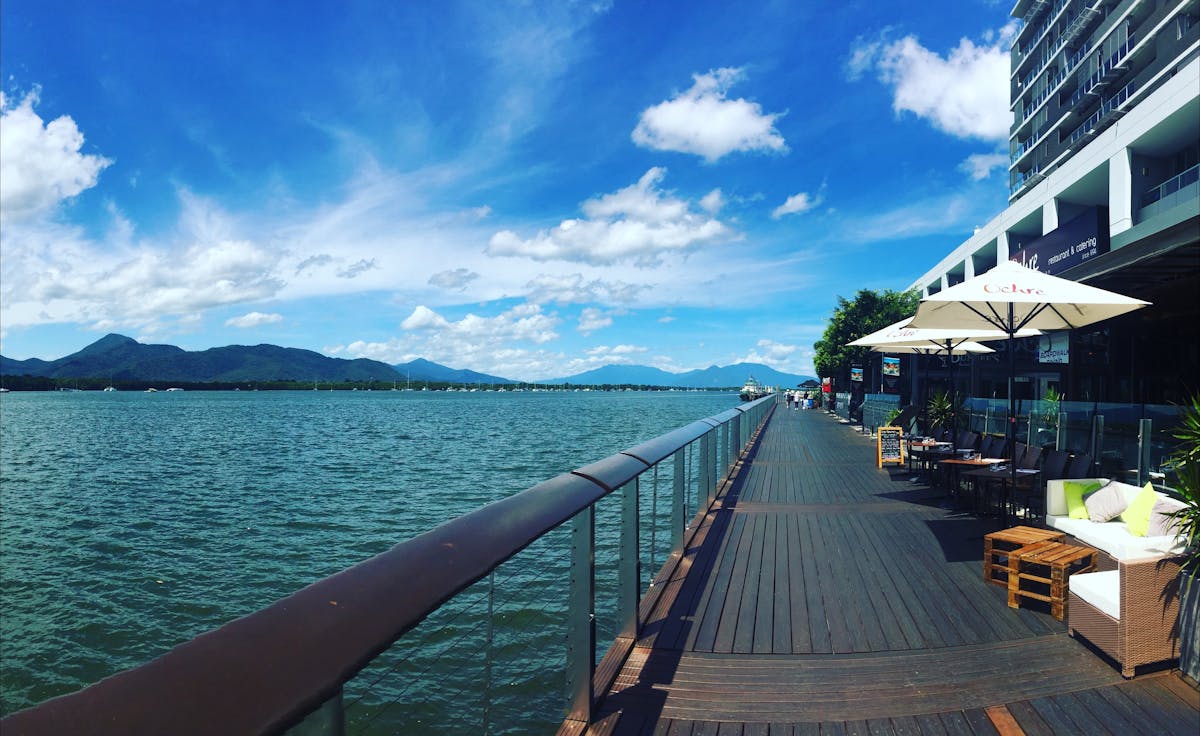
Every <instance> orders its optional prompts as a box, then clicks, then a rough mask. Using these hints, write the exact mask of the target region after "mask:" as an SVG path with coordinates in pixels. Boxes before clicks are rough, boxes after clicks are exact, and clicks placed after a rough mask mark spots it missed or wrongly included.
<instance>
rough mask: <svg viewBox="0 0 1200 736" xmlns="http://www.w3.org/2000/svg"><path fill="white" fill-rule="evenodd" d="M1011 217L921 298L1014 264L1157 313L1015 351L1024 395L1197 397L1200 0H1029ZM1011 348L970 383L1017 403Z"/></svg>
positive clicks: (947, 264)
mask: <svg viewBox="0 0 1200 736" xmlns="http://www.w3.org/2000/svg"><path fill="white" fill-rule="evenodd" d="M1012 14H1013V15H1014V16H1015V17H1017V18H1020V19H1021V20H1022V21H1023V23H1022V26H1021V30H1020V31H1019V32H1018V33H1017V35H1016V37H1015V39H1014V41H1013V46H1012V71H1011V76H1010V91H1011V96H1010V100H1011V104H1012V112H1013V123H1012V128H1011V130H1010V137H1009V151H1010V158H1009V164H1010V165H1009V175H1008V185H1009V205H1008V207H1007V208H1006V209H1005V210H1004V211H1003V212H1002V213H1000V214H999V215H998V216H997V217H996V218H994V219H993V220H992V221H991V222H989V223H988V224H987V225H986V226H984V227H982V228H980V229H979V230H977V231H976V232H975V234H974V235H973V236H972V237H971V238H969V239H968V240H967V241H966V242H964V243H962V244H960V245H959V246H958V247H957V248H955V249H954V250H953V251H952V252H951V253H950V254H949V255H947V256H946V257H945V258H944V259H943V260H942V261H941V262H940V263H938V264H937V265H935V266H934V267H933V268H932V269H930V270H929V271H928V272H926V273H925V274H924V275H922V276H921V277H920V278H919V279H918V280H917V281H916V282H915V283H913V284H912V285H911V286H910V288H913V289H917V290H919V291H921V292H922V293H924V294H931V293H935V292H937V291H940V290H941V289H945V288H947V287H949V286H953V285H954V284H957V283H960V282H962V281H964V280H966V279H969V278H972V277H973V276H975V275H977V274H981V273H983V272H985V271H987V270H989V269H991V268H992V267H993V266H995V265H996V264H997V263H999V262H1001V261H1003V260H1005V259H1010V260H1016V261H1020V262H1022V263H1024V264H1025V265H1027V266H1029V267H1031V268H1036V269H1037V270H1039V271H1042V272H1045V273H1051V274H1054V275H1057V276H1060V277H1063V278H1068V279H1072V280H1075V281H1080V282H1085V283H1088V284H1090V285H1093V286H1097V287H1100V288H1104V289H1109V290H1112V291H1116V292H1119V293H1122V294H1126V295H1129V296H1134V297H1137V298H1140V299H1145V300H1147V301H1150V302H1152V303H1153V306H1151V307H1149V308H1146V309H1142V310H1139V311H1136V312H1134V313H1132V314H1129V315H1125V316H1123V317H1119V318H1116V319H1113V320H1109V321H1107V322H1104V323H1100V324H1097V325H1092V326H1089V327H1085V328H1081V329H1079V330H1074V331H1072V332H1071V333H1069V334H1058V335H1046V336H1044V337H1042V338H1031V339H1029V340H1026V341H1023V342H1022V343H1021V344H1020V345H1019V346H1018V354H1017V359H1018V364H1019V366H1020V369H1021V370H1020V374H1021V376H1022V381H1021V382H1019V383H1018V384H1017V385H1016V387H1015V393H1016V394H1017V398H1029V399H1036V398H1041V397H1042V395H1044V394H1045V392H1046V390H1047V389H1049V388H1054V389H1056V390H1057V391H1059V392H1060V393H1061V394H1064V395H1065V396H1066V398H1067V399H1068V400H1071V401H1095V402H1120V403H1176V402H1181V401H1182V400H1184V399H1185V398H1186V397H1187V396H1189V395H1191V394H1193V393H1196V392H1197V391H1200V0H1018V1H1017V3H1016V5H1015V6H1014V7H1013V10H1012ZM1006 361H1007V357H1006V356H1005V355H1004V354H1003V352H1002V351H1001V352H999V353H998V354H997V355H996V356H993V357H992V358H991V359H990V361H989V360H987V359H984V360H976V361H975V364H974V368H973V370H971V371H970V372H967V375H969V376H970V378H969V380H970V385H969V386H967V385H965V384H964V386H963V388H965V389H967V390H969V391H970V392H971V393H972V394H973V395H975V396H1006V395H1007V390H1008V389H1007V371H1006Z"/></svg>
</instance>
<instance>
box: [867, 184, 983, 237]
mask: <svg viewBox="0 0 1200 736" xmlns="http://www.w3.org/2000/svg"><path fill="white" fill-rule="evenodd" d="M991 204H993V203H992V202H991V201H989V200H988V199H987V198H983V197H980V196H978V195H977V193H974V192H970V191H968V192H956V193H954V194H951V195H947V196H940V197H930V198H927V199H923V200H918V201H915V202H910V203H907V204H903V205H900V206H898V207H895V208H893V209H891V210H887V211H885V212H872V213H867V214H864V215H861V216H858V217H854V218H848V219H847V220H846V229H845V232H844V237H845V238H846V239H848V240H851V241H856V242H872V241H889V240H897V239H901V238H910V237H916V236H918V235H929V234H932V233H950V232H955V231H965V230H968V229H970V227H971V224H972V223H975V222H980V221H986V220H990V219H991V218H992V215H993V214H994V213H993V212H991V210H990V209H988V207H989V206H991Z"/></svg>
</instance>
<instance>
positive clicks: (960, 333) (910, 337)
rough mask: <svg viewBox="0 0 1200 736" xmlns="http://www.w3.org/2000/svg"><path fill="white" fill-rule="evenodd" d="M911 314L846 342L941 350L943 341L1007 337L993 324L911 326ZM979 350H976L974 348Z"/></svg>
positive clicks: (1024, 334)
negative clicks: (929, 347) (964, 327)
mask: <svg viewBox="0 0 1200 736" xmlns="http://www.w3.org/2000/svg"><path fill="white" fill-rule="evenodd" d="M914 319H915V318H914V317H906V318H904V319H902V320H900V321H899V322H896V323H894V324H890V325H888V326H887V327H884V328H883V329H881V330H876V331H875V332H872V333H871V334H869V335H863V336H862V337H860V338H858V339H857V340H854V341H853V342H848V343H846V344H847V345H854V346H868V347H875V346H877V345H932V346H936V347H937V348H939V349H941V350H945V349H946V346H947V345H950V346H953V345H958V344H961V343H964V342H967V341H968V340H975V341H979V340H1000V339H1003V338H1005V337H1008V333H1007V332H1005V331H1003V330H1001V329H999V328H997V327H995V326H984V327H981V328H979V327H977V328H970V329H962V328H960V327H957V326H955V325H951V326H949V327H946V328H935V329H930V328H926V327H915V326H913V324H912V322H913V320H914ZM1040 334H1041V332H1039V331H1038V330H1022V331H1021V332H1020V333H1019V334H1018V335H1017V337H1034V336H1035V335H1040ZM975 352H979V351H975Z"/></svg>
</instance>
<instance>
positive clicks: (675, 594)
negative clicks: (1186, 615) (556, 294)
mask: <svg viewBox="0 0 1200 736" xmlns="http://www.w3.org/2000/svg"><path fill="white" fill-rule="evenodd" d="M999 528H1000V523H999V521H998V520H996V519H989V518H979V517H976V516H973V515H969V514H965V513H961V512H958V511H956V510H954V509H953V508H951V507H950V506H949V505H948V504H947V503H946V499H945V498H944V497H942V495H941V494H940V493H939V492H937V491H935V490H933V489H930V488H929V487H927V486H924V485H915V484H913V483H910V482H909V475H908V473H905V472H896V471H894V470H893V471H889V470H881V469H879V468H877V466H876V463H875V447H874V444H873V443H872V442H870V441H868V440H867V439H865V438H864V437H863V436H862V435H860V434H858V433H857V432H856V431H855V430H854V429H852V428H851V427H850V426H848V425H847V424H845V423H839V422H838V421H836V419H834V418H831V417H830V415H828V414H826V413H824V412H815V411H777V412H776V413H775V414H774V416H772V417H771V420H770V422H769V423H768V425H767V427H766V428H765V430H764V432H763V433H762V435H761V437H760V438H759V440H758V443H757V444H756V446H755V447H753V448H752V449H751V451H750V453H749V456H748V458H747V461H746V462H745V463H743V464H742V465H741V466H740V467H739V468H738V469H737V474H736V475H735V476H734V477H733V478H731V479H730V482H729V483H728V484H727V485H726V486H725V490H724V492H723V493H722V494H721V495H719V496H718V498H717V499H716V501H715V502H714V504H713V505H712V507H711V508H710V510H709V512H708V514H707V515H706V516H705V517H704V519H703V522H702V524H700V525H699V527H698V528H697V532H696V535H695V538H694V540H693V541H692V542H691V543H690V544H689V545H688V553H687V555H686V557H685V558H684V559H683V560H682V561H681V563H680V565H679V566H678V568H677V570H675V571H674V572H673V573H672V575H671V579H670V581H669V584H668V588H667V589H668V590H669V592H670V594H669V595H664V596H663V597H662V598H660V599H659V601H658V602H657V604H656V606H655V607H654V609H653V610H652V611H651V612H650V613H649V615H648V616H647V618H646V620H645V621H644V622H643V624H642V628H641V631H640V633H639V636H638V639H637V642H636V645H635V646H634V647H633V649H632V652H631V654H630V655H629V657H628V659H627V660H626V661H625V663H624V665H623V666H622V667H621V669H620V671H619V673H618V675H617V677H616V679H615V681H614V682H613V684H612V685H611V686H610V687H609V688H608V690H607V691H606V692H605V693H604V698H603V701H602V702H601V704H600V706H599V708H598V709H597V714H596V717H595V719H594V720H593V722H592V723H591V724H589V726H588V727H587V728H586V729H581V728H578V727H576V726H575V725H574V724H571V723H569V722H568V723H567V724H564V726H563V728H562V729H560V731H559V734H560V736H565V735H566V734H576V733H586V734H589V735H593V736H599V735H600V734H670V735H671V736H674V735H676V734H681V735H684V736H688V735H691V736H699V735H700V734H720V735H721V736H725V735H726V734H735V735H739V736H749V735H750V734H755V735H764V736H765V735H767V734H769V735H770V736H779V735H781V734H786V735H788V736H799V735H800V734H817V733H820V734H826V733H836V734H985V733H986V734H992V733H999V734H1017V733H1029V734H1067V733H1087V734H1135V733H1145V734H1194V733H1197V731H1198V729H1200V692H1198V691H1197V690H1196V689H1195V687H1194V683H1192V684H1189V683H1188V682H1187V681H1185V680H1184V679H1183V678H1181V677H1180V675H1179V674H1178V672H1177V671H1174V672H1173V671H1169V670H1160V671H1158V672H1152V673H1146V674H1143V675H1141V676H1139V677H1137V678H1134V679H1131V680H1126V679H1124V678H1123V677H1122V676H1121V674H1120V672H1119V671H1118V669H1117V668H1115V667H1114V666H1112V665H1111V664H1110V663H1108V662H1106V661H1104V660H1103V659H1102V658H1101V656H1100V655H1098V654H1097V653H1095V652H1094V651H1092V650H1091V649H1089V648H1087V647H1086V646H1085V645H1084V644H1083V643H1081V642H1078V641H1076V640H1074V639H1072V638H1070V637H1069V636H1068V633H1067V627H1066V624H1065V623H1063V622H1060V621H1056V620H1055V619H1054V617H1053V616H1052V615H1051V610H1050V608H1049V606H1046V607H1045V608H1043V609H1041V610H1038V609H1037V608H1035V607H1025V606H1023V607H1021V608H1018V609H1015V610H1014V609H1012V608H1009V606H1008V605H1007V591H1006V589H1005V588H1003V587H1001V586H997V585H992V584H988V583H987V582H985V581H984V579H983V576H982V574H981V572H980V570H981V569H982V560H983V548H984V540H983V537H984V535H985V534H987V533H989V532H993V531H996V530H998V529H999Z"/></svg>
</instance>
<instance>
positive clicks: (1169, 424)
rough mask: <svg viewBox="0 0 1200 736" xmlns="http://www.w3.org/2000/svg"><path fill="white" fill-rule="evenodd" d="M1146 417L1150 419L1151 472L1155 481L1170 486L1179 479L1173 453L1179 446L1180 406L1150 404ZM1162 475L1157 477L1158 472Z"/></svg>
mask: <svg viewBox="0 0 1200 736" xmlns="http://www.w3.org/2000/svg"><path fill="white" fill-rule="evenodd" d="M1146 418H1147V419H1149V420H1150V464H1149V466H1148V468H1149V470H1150V472H1151V473H1152V474H1154V475H1152V476H1151V479H1152V480H1153V481H1154V482H1155V483H1165V484H1166V485H1168V486H1170V485H1173V484H1174V483H1175V482H1176V481H1177V480H1178V479H1177V477H1176V476H1175V473H1174V468H1173V465H1172V463H1171V455H1172V454H1173V453H1174V452H1175V450H1176V448H1178V447H1179V440H1178V439H1176V437H1175V431H1176V429H1177V428H1178V426H1179V407H1178V406H1170V405H1163V404H1148V405H1147V406H1146ZM1160 473H1161V474H1162V475H1161V477H1155V475H1157V474H1160Z"/></svg>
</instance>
